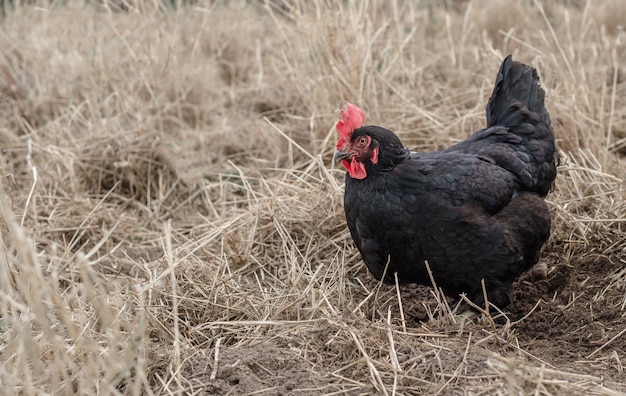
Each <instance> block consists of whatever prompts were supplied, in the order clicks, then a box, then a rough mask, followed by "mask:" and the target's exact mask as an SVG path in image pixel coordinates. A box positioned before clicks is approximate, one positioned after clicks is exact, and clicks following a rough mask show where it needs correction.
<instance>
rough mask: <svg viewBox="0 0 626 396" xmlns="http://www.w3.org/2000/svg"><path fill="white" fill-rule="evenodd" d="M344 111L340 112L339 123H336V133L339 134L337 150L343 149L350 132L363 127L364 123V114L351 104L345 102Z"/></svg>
mask: <svg viewBox="0 0 626 396" xmlns="http://www.w3.org/2000/svg"><path fill="white" fill-rule="evenodd" d="M344 103H345V104H346V110H341V116H342V119H341V121H339V122H337V127H336V128H337V132H339V141H338V142H337V148H340V147H343V145H344V144H345V143H346V141H347V140H349V139H350V135H351V134H352V132H353V131H354V130H355V129H357V128H360V127H361V126H363V123H364V122H365V112H364V111H363V110H361V109H360V108H359V107H357V106H355V105H353V104H352V103H350V102H348V101H345V102H344Z"/></svg>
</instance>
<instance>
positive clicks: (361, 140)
mask: <svg viewBox="0 0 626 396" xmlns="http://www.w3.org/2000/svg"><path fill="white" fill-rule="evenodd" d="M356 144H357V146H359V147H365V146H367V137H366V136H361V137H360V138H358V139H357V141H356Z"/></svg>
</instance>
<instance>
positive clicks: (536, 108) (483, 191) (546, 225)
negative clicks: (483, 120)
mask: <svg viewBox="0 0 626 396" xmlns="http://www.w3.org/2000/svg"><path fill="white" fill-rule="evenodd" d="M538 82H539V78H538V77H537V73H536V71H535V70H534V69H532V68H531V67H529V66H527V65H524V64H522V63H519V62H515V61H513V60H512V59H511V57H507V58H506V59H505V60H504V62H503V63H502V66H501V67H500V70H499V72H498V75H497V77H496V84H495V87H494V91H493V94H492V96H491V98H490V100H489V102H488V104H487V109H486V110H487V128H486V129H483V130H480V131H478V132H476V133H474V134H473V135H472V136H470V137H469V138H468V139H467V140H465V141H463V142H460V143H458V144H456V145H454V146H452V147H450V148H448V149H447V150H443V151H435V152H425V153H410V152H409V150H408V149H406V148H405V147H404V146H403V145H402V143H401V142H400V140H399V139H398V137H397V136H396V135H395V134H393V132H391V131H389V130H386V129H384V128H381V127H377V126H363V127H360V128H357V129H355V130H354V131H353V132H352V134H351V136H350V140H351V141H352V142H355V141H356V139H358V137H359V136H363V135H367V136H369V137H371V141H372V147H375V148H377V150H379V152H378V157H377V159H376V160H377V161H376V163H373V162H372V161H370V160H369V159H364V160H363V163H364V165H365V170H366V173H367V176H366V177H365V178H364V179H362V180H358V179H354V178H352V177H350V175H349V174H347V175H346V189H345V197H344V208H345V213H346V219H347V223H348V227H349V229H350V233H351V235H352V238H353V239H354V242H355V243H356V246H357V247H358V249H359V251H360V253H361V256H362V258H363V261H364V262H365V264H366V265H367V267H368V268H369V270H370V272H371V273H372V274H373V275H374V276H375V277H376V278H377V279H381V278H382V279H383V280H384V281H385V282H386V283H393V282H394V276H393V274H394V272H397V274H398V279H399V281H400V282H402V283H419V284H426V285H430V283H431V282H430V279H429V276H428V273H427V271H426V267H425V264H424V260H428V263H429V266H430V268H431V270H432V272H433V276H434V278H435V281H436V282H437V285H438V286H439V287H441V288H442V289H443V290H444V292H445V293H446V294H448V295H449V296H452V297H457V296H458V295H459V294H460V293H466V294H467V296H468V297H469V298H470V299H471V300H472V301H473V302H475V303H477V304H479V305H484V299H483V292H482V288H481V280H482V279H484V281H485V285H486V289H487V291H488V299H489V301H490V302H492V303H494V304H495V305H496V306H499V307H504V306H506V305H507V304H509V303H510V302H511V290H510V289H511V284H512V282H513V281H514V280H515V279H516V278H517V277H518V276H519V275H520V274H521V273H522V272H524V271H526V270H528V269H530V267H532V266H533V265H534V264H535V263H537V261H538V259H539V255H540V250H541V248H542V246H543V245H544V243H545V242H546V240H547V239H548V236H549V233H550V213H549V211H548V207H547V205H546V203H545V202H544V200H543V198H544V197H545V196H546V194H547V193H548V192H549V190H550V188H551V186H552V185H553V182H554V179H555V177H556V162H557V161H558V157H557V153H556V150H555V143H554V134H553V132H552V127H551V123H550V117H549V114H548V111H547V110H546V108H545V106H544V91H543V89H542V88H541V87H540V86H539V85H538ZM387 263H388V268H387V269H386V271H385V267H386V265H387ZM383 273H384V277H383Z"/></svg>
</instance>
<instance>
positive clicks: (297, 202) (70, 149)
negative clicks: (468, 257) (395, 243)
mask: <svg viewBox="0 0 626 396" xmlns="http://www.w3.org/2000/svg"><path fill="white" fill-rule="evenodd" d="M446 3H447V4H449V6H445V4H446ZM544 3H547V4H544ZM592 3H593V4H592ZM127 4H129V9H128V12H110V11H107V10H106V9H105V8H104V7H103V6H100V5H99V6H96V5H82V4H75V3H71V2H70V4H66V5H63V6H61V5H56V6H43V7H35V6H22V7H20V8H18V9H17V10H15V11H13V12H9V13H8V15H7V16H6V17H5V19H4V20H3V23H2V30H1V31H0V43H2V48H3V51H2V54H1V55H0V94H1V95H2V100H1V101H0V115H1V116H0V136H1V137H2V139H3V144H2V147H1V150H0V161H1V162H0V166H1V171H2V173H1V175H2V182H1V183H0V187H1V189H0V195H1V197H2V199H1V200H0V214H1V216H0V219H1V220H0V227H1V232H2V233H1V234H0V237H1V239H2V241H1V242H2V245H1V246H2V250H1V251H0V354H1V356H2V362H3V364H2V365H0V389H2V392H4V393H6V394H73V393H79V394H94V393H99V394H133V395H139V394H159V395H160V394H174V393H185V394H187V393H189V394H280V393H290V392H293V393H294V394H343V393H349V394H363V393H378V394H385V395H401V394H421V393H426V394H531V393H532V394H536V395H548V394H598V395H615V394H620V392H624V391H626V381H624V380H623V378H624V373H623V371H624V369H623V366H624V364H626V362H625V355H624V349H623V347H624V346H625V345H626V340H625V339H626V335H625V331H624V329H625V328H626V318H625V317H626V270H625V268H626V203H625V200H624V197H625V195H626V187H625V180H626V170H625V164H626V161H624V157H625V156H626V78H625V77H624V76H626V69H625V68H624V65H625V64H626V45H625V42H626V36H625V33H624V30H623V29H624V25H623V21H625V20H626V3H625V2H624V1H620V0H606V1H602V2H600V1H599V2H595V1H594V2H591V1H588V2H582V1H574V0H571V1H567V0H563V1H559V2H536V1H504V0H476V1H469V2H445V3H444V2H437V1H421V2H412V1H406V2H405V1H400V0H394V1H388V2H382V1H380V2H379V1H370V2H342V3H337V4H334V5H333V3H332V2H324V1H311V2H308V1H298V0H293V1H266V2H243V1H241V2H239V1H229V2H226V1H223V2H220V1H216V2H212V3H206V4H200V5H194V6H188V7H186V8H185V7H183V8H179V9H177V10H171V9H169V10H165V9H163V8H161V9H159V7H158V2H153V1H145V2H144V1H131V2H128V3H127ZM620 23H622V25H620ZM508 53H512V54H513V55H514V58H515V59H519V60H522V61H525V62H527V63H531V64H533V65H534V66H536V67H537V68H538V70H539V74H540V75H541V76H542V82H543V86H544V88H545V89H546V91H547V105H548V107H549V110H550V112H551V114H552V119H553V120H554V124H555V132H556V134H557V137H558V143H559V148H560V150H561V151H562V154H563V158H564V161H563V163H562V166H561V167H560V172H559V176H558V180H557V187H556V190H555V191H554V192H553V193H552V194H551V195H550V196H549V202H550V205H551V208H552V213H553V215H554V216H553V217H554V227H553V237H552V240H551V243H550V244H549V246H548V247H547V248H546V254H545V256H546V260H547V261H548V265H549V266H550V267H551V272H550V273H551V276H552V279H557V280H558V279H561V278H560V277H563V278H564V279H566V280H567V281H568V282H569V283H568V286H567V288H566V287H565V286H562V285H561V286H559V285H560V284H557V283H556V280H555V281H554V282H552V283H549V284H548V286H546V291H545V293H544V294H541V295H536V296H535V297H536V298H534V299H533V298H532V296H533V294H532V293H531V292H528V290H531V291H532V292H534V290H535V286H532V285H531V286H528V285H527V284H521V285H520V290H526V291H527V292H524V293H526V294H522V295H518V296H517V300H519V301H521V302H520V304H522V302H524V303H525V304H527V305H517V306H516V307H517V308H519V309H518V311H515V307H514V309H513V311H512V312H513V313H505V314H506V315H504V316H503V315H498V316H497V317H494V318H492V317H491V316H486V317H483V318H481V319H478V320H475V321H474V322H468V321H466V320H459V319H457V318H456V317H453V316H451V315H449V310H450V307H448V306H447V305H446V304H447V303H446V301H445V300H441V299H435V298H434V297H433V294H432V292H431V291H429V290H425V289H420V290H421V291H420V290H418V291H415V289H412V288H408V287H400V288H394V287H388V286H384V285H379V284H377V283H376V282H373V281H372V280H371V277H370V276H369V274H367V273H366V272H365V271H364V270H363V266H362V263H361V261H360V258H359V256H358V254H357V251H356V250H355V248H354V247H353V245H352V243H351V240H350V238H349V235H348V232H347V229H346V226H345V220H344V218H343V209H342V189H343V173H344V172H343V171H341V170H340V169H335V168H334V167H333V166H332V164H331V157H332V153H333V149H334V140H335V137H336V136H335V131H334V123H335V122H336V120H337V119H338V116H339V111H338V109H339V108H340V106H341V105H342V101H343V100H344V99H348V100H350V101H351V102H353V103H357V104H359V105H360V106H362V107H363V108H364V109H365V110H366V112H367V113H368V122H370V123H373V124H381V125H384V126H386V127H388V128H390V129H393V130H396V131H397V132H398V133H399V135H400V136H401V138H402V139H403V141H404V142H405V144H407V145H409V146H411V147H413V148H415V149H416V150H432V149H436V148H441V147H444V146H447V145H449V144H451V143H453V142H455V141H458V140H459V139H463V138H464V137H466V136H467V135H468V134H469V133H470V132H472V131H474V130H476V129H478V128H480V127H481V126H482V125H483V123H484V115H483V112H484V110H483V109H484V105H485V102H486V99H487V97H488V95H489V93H490V90H491V87H492V83H493V79H494V77H495V73H496V70H497V67H498V66H499V63H500V61H501V60H502V58H503V57H504V56H505V55H506V54H508ZM597 263H600V264H597ZM563 274H565V275H563ZM567 274H573V275H571V276H569V275H567ZM596 281H597V282H596ZM581 302H582V303H581ZM551 307H552V308H551ZM598 307H604V308H605V310H604V311H603V312H602V313H601V314H600V313H598ZM419 310H421V312H425V315H426V318H430V319H431V320H429V321H427V322H418V321H416V320H415V319H414V318H413V315H414V313H415V312H417V311H419ZM492 314H494V313H493V312H492ZM549 314H550V315H553V316H552V318H553V321H552V322H550V323H548V322H546V321H547V318H548V317H549V316H548V315H549ZM533 317H534V318H533ZM566 318H567V319H566ZM542 322H545V326H549V327H550V328H551V329H553V330H554V329H556V330H554V331H557V332H558V333H554V334H557V336H554V335H548V334H543V333H542V331H540V330H539V329H538V328H537V326H538V325H539V324H541V323H542ZM560 326H562V327H561V330H559V328H560ZM535 330H536V332H535ZM558 334H561V335H562V337H564V338H559V336H558ZM600 335H601V336H600ZM570 341H571V342H570ZM568 348H569V349H568ZM550 351H552V352H550ZM544 352H545V353H544ZM548 352H550V353H553V354H552V355H551V354H550V353H548Z"/></svg>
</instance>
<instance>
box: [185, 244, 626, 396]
mask: <svg viewBox="0 0 626 396" xmlns="http://www.w3.org/2000/svg"><path fill="white" fill-rule="evenodd" d="M544 262H546V263H547V264H548V268H549V269H548V277H547V278H546V279H545V280H535V279H532V278H531V277H530V275H525V276H523V277H522V278H521V279H520V280H519V281H518V282H517V283H516V284H515V285H514V301H513V303H512V304H511V305H510V306H509V307H507V309H506V310H505V313H506V316H502V315H494V317H495V319H494V323H495V326H496V327H497V328H498V329H499V330H502V329H503V328H505V327H506V328H507V329H510V332H508V333H507V334H506V335H505V337H506V338H499V337H498V340H493V339H492V340H490V341H488V342H486V343H485V344H484V349H482V348H478V347H476V346H472V353H471V357H470V358H469V359H466V364H465V368H464V374H465V375H466V376H470V377H471V376H475V377H480V376H484V372H485V368H486V366H487V365H488V363H487V361H488V359H489V358H490V357H491V358H493V356H492V354H491V353H490V351H493V350H495V351H498V352H499V353H500V354H501V355H502V356H511V357H515V356H519V355H521V356H522V357H523V359H524V360H526V361H530V362H535V363H536V364H537V365H538V366H541V367H545V368H548V369H558V370H560V371H565V372H568V371H571V372H572V373H577V374H576V376H580V374H581V373H583V375H587V376H589V379H590V380H595V381H598V380H600V381H601V383H602V384H603V385H605V386H607V388H608V389H611V390H612V391H615V394H621V393H620V392H626V382H625V381H624V375H625V373H624V367H623V366H622V364H621V362H620V358H619V354H621V353H622V351H624V350H625V349H626V335H625V331H624V329H626V315H625V314H624V310H623V309H622V308H621V307H622V306H623V305H624V304H625V303H626V300H625V297H624V296H625V295H624V292H623V290H620V289H619V288H615V287H609V286H611V284H612V283H614V282H616V281H618V279H619V278H620V277H623V276H624V267H623V266H622V265H621V264H619V263H613V262H611V261H610V260H609V259H607V258H606V257H603V256H599V257H598V258H584V259H573V260H571V261H570V262H567V261H565V260H561V259H559V257H556V256H554V255H548V256H547V257H546V258H545V260H544ZM356 275H357V276H358V277H359V278H360V279H361V280H362V281H363V283H364V284H366V285H368V286H370V287H372V288H375V287H377V286H378V285H377V282H376V281H375V280H374V279H373V278H372V277H371V276H369V274H367V273H366V271H364V270H362V271H359V273H358V274H356ZM392 289H393V287H391V286H387V285H381V291H380V293H381V294H385V292H386V291H391V293H390V294H394V292H393V290H392ZM400 289H401V293H402V299H403V308H404V314H405V317H406V320H407V323H406V325H407V331H408V332H412V331H419V330H427V331H432V332H434V333H439V334H441V333H446V332H448V333H449V334H450V335H451V336H453V337H459V336H461V338H462V339H463V340H467V337H463V334H459V331H460V332H461V333H463V332H465V333H466V334H469V336H470V337H471V334H472V333H475V334H480V333H482V332H485V331H486V330H488V331H491V329H490V324H489V321H486V320H485V318H484V317H478V318H474V319H472V320H471V321H467V322H466V323H465V324H464V325H462V326H461V327H459V325H458V324H457V323H451V322H450V317H448V318H437V317H436V318H435V319H434V320H432V319H431V320H429V317H428V313H427V311H429V310H430V312H432V311H434V310H436V306H437V304H436V302H435V300H434V298H433V292H432V289H431V288H428V287H423V286H401V287H400ZM382 300H384V298H383V299H381V301H382ZM448 302H449V303H450V304H453V302H452V301H451V300H448ZM386 303H387V304H388V306H385V303H383V304H382V305H383V306H382V307H381V309H382V310H385V309H387V308H391V309H392V312H393V315H394V316H395V319H397V318H398V315H399V311H398V309H397V307H398V306H397V304H396V301H394V299H393V298H390V299H389V300H386ZM383 308H384V309H383ZM326 330H327V331H332V326H329V328H328V329H323V328H322V329H317V330H316V331H315V332H318V331H321V332H324V331H326ZM311 336H312V337H314V335H311ZM468 342H469V341H468ZM301 347H302V345H298V342H297V340H294V339H293V338H290V337H288V336H282V337H277V338H275V339H274V340H272V341H271V342H267V341H264V342H261V343H259V344H256V345H249V346H243V347H236V346H234V347H226V348H221V349H220V348H218V351H217V353H218V359H217V368H216V365H215V352H216V351H215V349H210V350H205V351H203V354H202V356H196V357H194V358H193V359H190V361H189V362H188V364H187V365H186V367H185V370H189V372H190V373H189V374H190V375H188V376H187V377H188V378H196V379H197V380H198V381H199V383H204V384H207V383H208V384H210V385H209V387H208V388H206V389H205V390H204V391H203V393H202V394H207V395H209V394H219V395H231V394H232V395H235V394H263V395H286V394H298V395H317V394H326V393H331V392H333V391H339V392H341V393H347V394H367V393H368V392H369V391H371V392H374V391H375V390H373V389H369V390H368V388H367V387H365V388H364V387H361V386H356V385H355V389H354V390H353V391H352V392H350V391H346V389H345V387H341V388H339V387H337V386H336V385H334V383H335V382H336V381H335V378H334V376H333V375H332V373H328V372H326V371H325V370H324V364H323V363H322V362H320V363H322V364H316V363H315V359H310V358H309V357H307V356H303V354H302V353H301ZM461 350H462V349H461ZM399 353H400V356H403V353H402V352H401V351H400V352H399ZM404 355H406V356H405V359H408V358H409V356H408V355H410V352H409V351H405V352H404ZM598 355H600V356H604V358H603V359H597V357H598ZM443 358H444V359H452V360H456V362H445V365H446V366H455V365H458V366H459V367H460V364H461V363H462V362H461V360H462V359H461V354H460V353H459V351H458V350H456V351H454V350H451V351H449V353H448V354H447V355H446V356H445V357H443ZM211 376H212V377H211ZM583 382H584V378H583ZM404 385H406V384H404ZM583 386H584V385H583ZM339 389H341V390H339ZM592 390H593V386H591V385H590V388H589V391H590V392H591V393H593V392H592ZM438 391H439V392H441V394H464V393H466V392H467V391H468V390H467V389H466V388H465V387H464V386H462V385H458V386H455V384H449V387H447V388H442V389H438ZM418 393H419V392H418ZM584 393H585V392H583V393H581V394H584Z"/></svg>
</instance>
